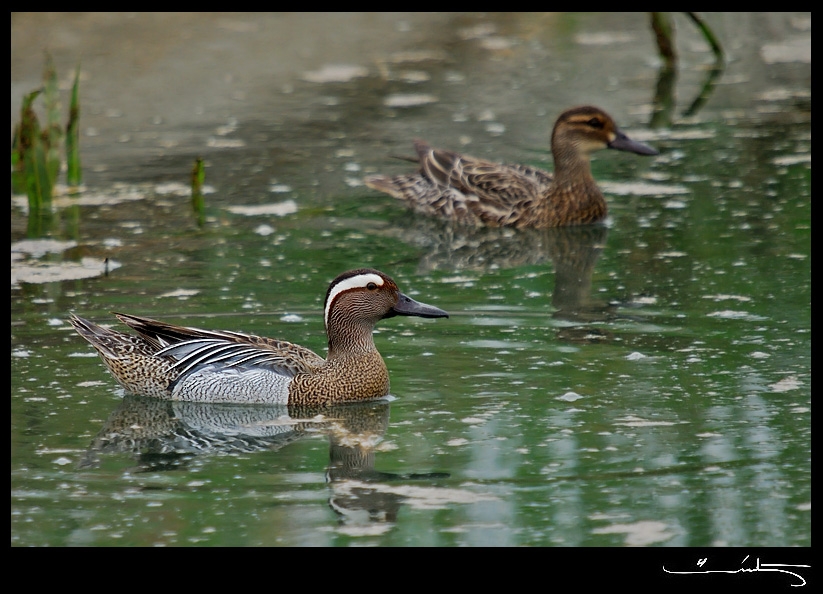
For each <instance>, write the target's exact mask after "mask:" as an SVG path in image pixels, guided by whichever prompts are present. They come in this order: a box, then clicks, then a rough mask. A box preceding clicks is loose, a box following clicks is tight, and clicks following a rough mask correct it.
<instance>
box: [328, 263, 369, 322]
mask: <svg viewBox="0 0 823 594" xmlns="http://www.w3.org/2000/svg"><path fill="white" fill-rule="evenodd" d="M369 283H374V284H375V285H377V286H378V287H382V286H383V278H382V277H381V276H378V275H377V274H374V273H373V272H368V273H366V274H356V275H355V276H353V277H351V278H347V279H346V280H344V281H340V282H339V283H337V284H336V285H334V288H333V289H332V290H331V293H329V298H328V299H326V309H325V313H324V315H323V320H324V321H325V323H326V328H328V327H329V308H330V307H331V304H332V303H334V299H335V298H336V297H337V296H338V295H339V294H340V293H342V292H343V291H348V290H349V289H357V288H364V287H365V286H366V285H368V284H369Z"/></svg>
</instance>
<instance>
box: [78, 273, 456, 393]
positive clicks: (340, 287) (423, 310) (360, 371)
mask: <svg viewBox="0 0 823 594" xmlns="http://www.w3.org/2000/svg"><path fill="white" fill-rule="evenodd" d="M324 311H325V327H326V334H327V336H328V340H329V351H328V356H327V357H326V359H323V357H321V356H319V355H317V354H315V353H314V352H312V351H311V350H309V349H307V348H305V347H302V346H299V345H296V344H292V343H290V342H285V341H282V340H275V339H271V338H264V337H261V336H253V335H248V334H241V333H240V332H229V331H214V330H200V329H198V328H186V327H182V326H174V325H172V324H166V323H165V322H158V321H156V320H150V319H148V318H142V317H138V316H132V315H126V314H119V313H116V314H115V315H116V316H117V317H118V318H119V319H120V321H121V322H123V323H124V324H126V325H127V326H129V327H130V328H132V329H133V330H135V331H136V332H137V334H138V336H134V335H130V334H124V333H121V332H116V331H114V330H109V329H107V328H103V327H102V326H98V325H97V324H94V323H92V322H89V321H88V320H84V319H83V318H80V317H77V316H75V315H72V317H71V323H72V325H73V326H74V328H75V330H77V332H78V333H79V334H80V336H82V337H83V338H85V339H86V340H88V341H89V342H90V343H91V344H92V346H94V348H95V349H97V351H98V353H99V354H100V357H101V358H102V359H103V362H104V363H105V364H106V366H107V367H108V368H109V371H111V373H112V374H113V375H114V377H115V379H116V380H117V381H118V382H119V383H120V384H121V385H122V386H123V387H124V388H125V389H126V390H127V391H129V392H132V393H136V394H143V395H146V396H154V397H158V398H165V399H167V400H187V401H200V402H236V403H263V402H265V403H277V404H299V405H307V406H313V405H329V404H337V403H343V402H353V401H361V400H372V399H376V398H381V397H383V396H386V395H387V394H388V393H389V374H388V371H387V369H386V364H385V363H384V362H383V358H382V357H381V356H380V353H379V352H377V348H376V347H375V345H374V339H373V337H372V331H373V330H374V326H375V324H376V323H377V322H378V321H379V320H382V319H384V318H391V317H394V316H398V315H401V316H417V317H421V318H446V317H448V315H449V314H447V313H446V312H445V311H443V310H442V309H438V308H437V307H433V306H431V305H426V304H424V303H418V302H417V301H415V300H414V299H411V298H410V297H407V296H406V295H404V294H403V293H401V292H400V290H399V289H398V288H397V285H396V284H395V282H394V281H393V280H392V279H391V278H389V277H388V276H386V275H385V274H383V273H382V272H379V271H377V270H372V269H369V268H361V269H358V270H350V271H348V272H344V273H343V274H341V275H339V276H338V277H337V278H336V279H334V280H333V281H332V283H331V285H330V286H329V289H328V291H327V292H326V301H325V306H324Z"/></svg>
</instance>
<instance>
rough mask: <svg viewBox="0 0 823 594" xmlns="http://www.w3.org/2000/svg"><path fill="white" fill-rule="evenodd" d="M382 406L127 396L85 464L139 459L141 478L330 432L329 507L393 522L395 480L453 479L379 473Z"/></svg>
mask: <svg viewBox="0 0 823 594" xmlns="http://www.w3.org/2000/svg"><path fill="white" fill-rule="evenodd" d="M389 408H390V407H389V402H388V401H384V400H378V401H372V402H364V403H357V404H346V405H340V406H330V407H324V408H307V407H295V406H286V405H281V406H278V405H243V404H212V403H205V402H176V401H169V400H161V399H158V398H149V397H145V396H138V395H134V394H126V395H125V396H124V397H123V400H122V402H121V403H120V405H119V406H118V407H117V408H116V409H115V410H114V411H113V412H112V414H111V415H110V416H109V418H108V419H107V420H106V422H105V423H104V424H103V427H102V428H101V429H100V431H99V432H98V434H97V435H96V436H95V437H94V439H93V440H92V442H91V444H90V446H89V448H88V449H87V451H86V453H85V455H84V457H83V459H82V460H81V462H80V464H79V466H80V468H81V469H86V468H92V467H96V466H98V465H99V463H100V456H101V455H103V454H117V453H127V454H132V455H134V456H135V457H136V459H137V462H138V468H137V470H136V472H149V471H152V472H153V471H162V470H174V469H180V468H181V467H185V466H186V465H187V464H188V463H189V462H191V461H192V460H193V459H195V457H197V456H200V455H203V454H209V453H249V452H255V451H263V450H267V451H273V450H279V449H280V448H282V447H284V446H286V445H288V444H290V443H293V442H295V441H297V440H300V439H303V438H306V437H311V436H317V435H322V434H325V435H326V436H328V439H329V465H328V468H327V471H326V480H327V483H328V484H329V486H330V489H331V494H330V496H329V505H330V507H331V508H332V509H333V510H334V511H335V512H336V513H337V514H338V516H339V517H340V518H341V520H342V521H348V520H349V519H352V518H353V519H360V518H363V517H365V518H368V519H369V520H370V521H389V522H392V521H394V520H395V519H396V517H397V512H398V510H399V509H400V507H401V505H402V503H403V500H404V497H403V496H402V495H399V494H398V493H393V492H391V491H390V490H387V489H385V488H381V484H383V483H386V482H389V481H396V480H402V481H408V480H428V479H438V478H448V476H449V475H448V474H446V473H426V474H407V475H399V474H392V473H386V472H380V471H378V470H375V452H376V451H377V449H378V446H379V445H380V443H381V442H382V441H383V437H384V435H385V433H386V430H387V429H388V426H389Z"/></svg>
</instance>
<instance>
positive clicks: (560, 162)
mask: <svg viewBox="0 0 823 594" xmlns="http://www.w3.org/2000/svg"><path fill="white" fill-rule="evenodd" d="M552 156H553V157H554V183H555V184H558V185H564V184H568V183H572V182H574V183H580V182H586V183H588V182H591V183H592V184H594V178H593V177H592V166H591V161H590V160H589V155H587V154H584V153H581V152H580V151H578V150H577V148H576V147H569V148H568V149H563V148H560V149H553V150H552Z"/></svg>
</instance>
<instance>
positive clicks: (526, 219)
mask: <svg viewBox="0 0 823 594" xmlns="http://www.w3.org/2000/svg"><path fill="white" fill-rule="evenodd" d="M617 137H623V138H625V135H623V134H622V132H620V130H619V129H618V128H617V125H616V124H615V123H614V120H612V118H611V117H610V116H609V115H608V114H606V113H605V112H604V111H603V110H601V109H599V108H596V107H590V106H584V107H576V108H572V109H569V110H567V111H565V112H564V113H562V114H561V115H560V117H559V118H558V119H557V121H556V122H555V125H554V128H553V130H552V141H551V144H552V155H553V157H554V165H555V169H554V174H553V175H552V174H551V173H548V172H546V171H542V170H540V169H537V168H534V167H529V166H526V165H507V164H500V163H493V162H490V161H485V160H482V159H476V158H474V157H470V156H467V155H462V154H460V153H455V152H451V151H445V150H441V149H434V148H432V147H430V146H429V145H427V144H426V143H424V142H422V141H415V143H414V146H415V149H416V151H417V155H418V160H419V164H420V169H419V171H418V172H416V173H413V174H408V175H397V176H393V177H389V176H384V175H373V176H368V177H366V178H365V179H364V182H365V184H366V185H367V186H368V187H370V188H372V189H375V190H379V191H381V192H384V193H386V194H389V195H391V196H393V197H394V198H397V199H398V200H402V201H404V202H405V203H406V204H407V205H408V206H409V207H410V208H412V210H414V211H415V212H417V213H420V214H424V215H428V216H435V217H439V218H441V219H446V220H449V221H452V222H454V223H457V224H460V225H469V226H490V227H502V226H511V227H531V228H536V229H545V228H550V227H562V226H571V225H585V224H589V223H596V222H598V221H600V220H602V219H604V218H605V217H606V214H607V212H608V208H607V205H606V200H605V198H604V197H603V193H602V192H601V191H600V189H599V188H598V187H597V183H596V182H595V181H594V178H593V177H592V175H591V166H590V162H589V159H590V154H591V153H592V152H594V151H597V150H601V149H605V148H616V149H618V150H625V151H629V152H636V153H638V154H654V152H655V151H654V149H652V148H651V147H647V146H645V145H641V144H640V143H636V142H633V141H630V140H629V139H628V138H625V142H622V143H620V145H619V146H618V145H611V146H610V143H612V142H613V141H614V140H615V139H616V138H617Z"/></svg>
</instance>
